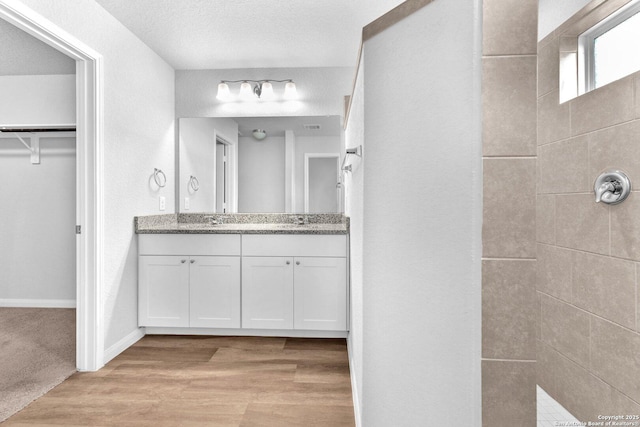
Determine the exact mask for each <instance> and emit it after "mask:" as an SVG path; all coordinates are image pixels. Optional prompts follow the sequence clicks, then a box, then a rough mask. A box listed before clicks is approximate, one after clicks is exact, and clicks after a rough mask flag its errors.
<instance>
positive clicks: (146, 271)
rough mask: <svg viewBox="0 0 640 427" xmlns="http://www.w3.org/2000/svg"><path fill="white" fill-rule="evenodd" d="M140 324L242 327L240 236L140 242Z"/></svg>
mask: <svg viewBox="0 0 640 427" xmlns="http://www.w3.org/2000/svg"><path fill="white" fill-rule="evenodd" d="M138 242H139V272H138V324H139V325H140V326H156V327H208V328H239V327H240V236H238V235H163V234H144V235H140V236H139V240H138Z"/></svg>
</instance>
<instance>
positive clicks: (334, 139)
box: [293, 136, 342, 213]
mask: <svg viewBox="0 0 640 427" xmlns="http://www.w3.org/2000/svg"><path fill="white" fill-rule="evenodd" d="M306 153H340V137H339V136H296V143H295V165H294V171H295V177H294V179H295V191H296V199H295V206H294V209H293V212H294V213H302V212H304V155H305V154H306ZM340 161H342V160H340Z"/></svg>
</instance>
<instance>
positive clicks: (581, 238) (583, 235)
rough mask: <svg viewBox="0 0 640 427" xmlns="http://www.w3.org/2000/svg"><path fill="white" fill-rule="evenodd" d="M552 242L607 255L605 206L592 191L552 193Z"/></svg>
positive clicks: (607, 214) (606, 211)
mask: <svg viewBox="0 0 640 427" xmlns="http://www.w3.org/2000/svg"><path fill="white" fill-rule="evenodd" d="M556 243H557V244H558V246H564V247H567V248H572V249H580V250H584V251H588V252H595V253H599V254H604V255H608V254H609V207H608V206H605V205H603V204H602V203H595V201H594V196H593V195H592V194H568V195H559V196H556Z"/></svg>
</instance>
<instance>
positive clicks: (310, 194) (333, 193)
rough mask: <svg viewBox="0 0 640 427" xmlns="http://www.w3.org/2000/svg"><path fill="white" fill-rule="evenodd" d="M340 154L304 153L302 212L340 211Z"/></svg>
mask: <svg viewBox="0 0 640 427" xmlns="http://www.w3.org/2000/svg"><path fill="white" fill-rule="evenodd" d="M340 187H341V186H340V154H338V153H306V154H305V156H304V212H305V213H337V212H339V211H340Z"/></svg>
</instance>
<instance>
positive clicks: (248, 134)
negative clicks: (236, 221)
mask: <svg viewBox="0 0 640 427" xmlns="http://www.w3.org/2000/svg"><path fill="white" fill-rule="evenodd" d="M254 129H263V130H264V131H265V132H266V135H267V136H266V137H265V138H264V139H262V140H258V139H256V138H255V137H254V136H253V130H254ZM342 145H343V135H342V126H341V118H340V116H313V117H302V116H300V117H237V118H219V117H205V118H181V119H179V139H178V156H179V160H178V161H179V173H178V174H177V177H178V182H177V183H176V189H177V191H178V195H177V197H178V200H179V212H218V213H225V212H227V213H231V212H246V213H255V212H276V213H277V212H288V213H303V212H306V213H336V212H338V213H339V212H342V211H343V192H342V184H341V174H340V170H339V165H340V161H341V156H342V154H341V153H342V151H343V149H342ZM195 182H197V183H198V184H199V185H195V184H194V183H195ZM196 188H197V189H196Z"/></svg>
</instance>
